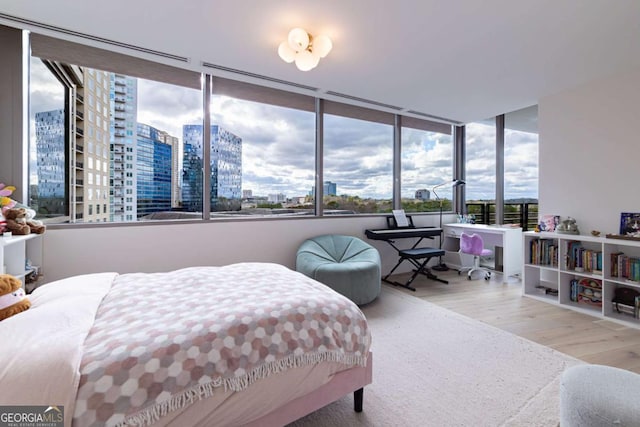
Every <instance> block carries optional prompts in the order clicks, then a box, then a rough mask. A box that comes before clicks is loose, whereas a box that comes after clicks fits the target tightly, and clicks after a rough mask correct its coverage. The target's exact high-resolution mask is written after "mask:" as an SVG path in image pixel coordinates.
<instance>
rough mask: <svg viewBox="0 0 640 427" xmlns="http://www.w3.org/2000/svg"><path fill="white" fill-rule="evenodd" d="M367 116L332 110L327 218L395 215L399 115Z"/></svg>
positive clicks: (327, 125) (327, 129)
mask: <svg viewBox="0 0 640 427" xmlns="http://www.w3.org/2000/svg"><path fill="white" fill-rule="evenodd" d="M362 110H363V109H359V108H357V107H350V106H345V105H344V104H338V103H327V105H326V108H325V114H324V145H323V147H324V183H323V189H324V192H323V193H324V198H323V208H324V211H325V214H332V213H340V214H348V213H380V212H391V209H392V206H393V204H392V202H393V115H391V114H385V113H379V114H378V113H375V112H373V111H362ZM359 112H362V113H363V114H359Z"/></svg>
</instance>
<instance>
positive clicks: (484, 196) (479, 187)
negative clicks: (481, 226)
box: [465, 120, 496, 224]
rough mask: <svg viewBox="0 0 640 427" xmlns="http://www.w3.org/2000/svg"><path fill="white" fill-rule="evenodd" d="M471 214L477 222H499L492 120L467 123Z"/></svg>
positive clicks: (466, 150)
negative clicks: (496, 218) (497, 216)
mask: <svg viewBox="0 0 640 427" xmlns="http://www.w3.org/2000/svg"><path fill="white" fill-rule="evenodd" d="M465 133H466V147H465V152H466V162H465V169H466V174H465V177H466V185H465V195H466V204H467V214H470V215H474V216H475V217H476V220H477V222H484V223H486V224H491V223H494V222H495V219H494V217H495V200H496V126H495V123H493V121H492V120H488V121H487V122H482V123H470V124H468V125H466V132H465Z"/></svg>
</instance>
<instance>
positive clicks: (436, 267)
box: [431, 179, 475, 271]
mask: <svg viewBox="0 0 640 427" xmlns="http://www.w3.org/2000/svg"><path fill="white" fill-rule="evenodd" d="M464 184H465V182H464V181H463V180H461V179H454V180H453V181H447V182H443V183H441V184H438V185H436V186H435V187H433V188H432V189H431V191H432V192H433V195H434V196H436V200H438V201H440V222H439V227H440V228H441V229H442V203H443V202H444V201H443V200H442V199H441V198H440V197H439V196H438V193H436V188H439V187H442V186H445V185H450V186H451V187H459V186H461V185H464ZM474 219H475V218H474ZM438 249H442V236H440V243H439V246H438ZM431 268H432V269H433V270H436V271H447V270H448V269H449V267H447V265H446V264H445V263H443V262H442V256H440V257H439V258H438V264H437V265H434V266H433V267H431Z"/></svg>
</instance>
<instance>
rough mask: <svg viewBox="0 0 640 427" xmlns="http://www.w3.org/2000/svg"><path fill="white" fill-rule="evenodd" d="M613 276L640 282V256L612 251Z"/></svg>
mask: <svg viewBox="0 0 640 427" xmlns="http://www.w3.org/2000/svg"><path fill="white" fill-rule="evenodd" d="M611 277H617V278H620V279H625V280H629V281H632V282H640V258H638V257H630V256H627V255H625V254H624V253H623V252H615V253H612V254H611Z"/></svg>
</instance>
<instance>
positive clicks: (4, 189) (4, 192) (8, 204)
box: [0, 183, 16, 233]
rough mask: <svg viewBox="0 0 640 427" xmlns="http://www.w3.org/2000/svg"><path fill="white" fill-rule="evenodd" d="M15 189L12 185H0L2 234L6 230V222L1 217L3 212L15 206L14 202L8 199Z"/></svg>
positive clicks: (0, 230)
mask: <svg viewBox="0 0 640 427" xmlns="http://www.w3.org/2000/svg"><path fill="white" fill-rule="evenodd" d="M15 189H16V187H14V186H12V185H4V184H3V183H0V233H2V232H4V231H5V230H6V228H7V221H6V220H5V218H4V215H3V213H4V211H5V210H7V209H10V208H12V207H14V206H15V205H16V201H15V200H13V199H11V198H9V196H10V195H11V193H13V192H14V191H15Z"/></svg>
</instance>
